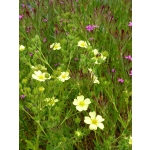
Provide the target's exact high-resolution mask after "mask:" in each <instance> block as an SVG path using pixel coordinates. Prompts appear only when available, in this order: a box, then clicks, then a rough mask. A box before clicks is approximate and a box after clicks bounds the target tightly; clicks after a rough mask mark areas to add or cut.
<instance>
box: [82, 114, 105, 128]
mask: <svg viewBox="0 0 150 150" xmlns="http://www.w3.org/2000/svg"><path fill="white" fill-rule="evenodd" d="M89 116H90V117H87V116H86V117H84V122H85V123H86V124H89V125H90V126H89V128H90V130H97V127H99V128H100V129H102V130H103V129H104V124H103V123H102V122H103V121H104V118H102V116H100V115H97V116H96V112H95V111H93V112H90V113H89Z"/></svg>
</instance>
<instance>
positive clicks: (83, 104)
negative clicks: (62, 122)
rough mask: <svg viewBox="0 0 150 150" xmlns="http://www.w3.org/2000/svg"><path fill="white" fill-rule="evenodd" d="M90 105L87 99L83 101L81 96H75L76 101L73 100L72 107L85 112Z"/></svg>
mask: <svg viewBox="0 0 150 150" xmlns="http://www.w3.org/2000/svg"><path fill="white" fill-rule="evenodd" d="M90 103H91V101H90V99H89V98H86V99H84V96H83V95H80V96H77V99H74V101H73V105H75V106H76V109H77V110H78V111H83V110H87V109H88V106H89V104H90Z"/></svg>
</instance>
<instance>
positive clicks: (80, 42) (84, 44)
mask: <svg viewBox="0 0 150 150" xmlns="http://www.w3.org/2000/svg"><path fill="white" fill-rule="evenodd" d="M88 45H90V43H87V42H85V41H82V40H81V41H79V42H78V46H79V47H83V48H87V47H88Z"/></svg>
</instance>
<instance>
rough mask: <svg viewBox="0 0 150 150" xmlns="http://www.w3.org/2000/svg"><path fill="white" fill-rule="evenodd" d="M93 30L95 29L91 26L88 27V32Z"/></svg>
mask: <svg viewBox="0 0 150 150" xmlns="http://www.w3.org/2000/svg"><path fill="white" fill-rule="evenodd" d="M93 29H94V27H93V26H91V25H88V26H86V30H88V31H89V32H90V31H92V30H93Z"/></svg>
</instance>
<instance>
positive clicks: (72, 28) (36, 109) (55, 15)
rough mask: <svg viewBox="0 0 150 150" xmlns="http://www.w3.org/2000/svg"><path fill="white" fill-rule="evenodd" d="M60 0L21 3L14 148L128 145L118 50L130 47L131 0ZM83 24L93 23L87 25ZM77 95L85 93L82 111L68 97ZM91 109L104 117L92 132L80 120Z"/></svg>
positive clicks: (128, 101) (124, 74)
mask: <svg viewBox="0 0 150 150" xmlns="http://www.w3.org/2000/svg"><path fill="white" fill-rule="evenodd" d="M63 2H64V4H61V3H59V1H52V4H49V1H40V4H39V5H38V4H37V3H36V2H35V1H33V0H31V1H30V5H31V6H32V7H33V9H34V10H33V11H29V13H30V16H28V14H27V13H26V10H28V9H29V8H28V7H27V6H26V8H23V7H21V5H20V14H24V17H23V18H22V19H20V34H19V35H20V39H19V44H20V45H24V46H25V50H23V51H19V61H20V63H19V71H20V73H19V93H20V99H19V106H20V107H19V113H20V116H19V117H20V120H19V126H20V129H19V130H20V135H19V136H20V143H19V146H20V149H22V150H23V149H25V150H29V149H32V150H84V149H90V150H109V149H110V150H129V149H131V145H130V144H129V137H130V136H132V128H131V127H132V122H131V121H132V109H131V107H132V78H131V76H130V75H129V73H130V70H131V69H132V63H131V61H130V60H129V59H125V58H124V57H125V56H127V55H131V53H132V51H131V50H132V41H131V39H132V29H131V27H129V26H128V22H130V21H131V11H130V9H131V5H132V3H131V1H128V2H127V1H123V0H121V1H119V0H116V1H107V0H104V1H99V0H91V1H84V0H80V1H78V2H76V1H65V0H64V1H63ZM21 3H23V1H22V2H21ZM44 19H47V21H44ZM88 25H96V27H94V29H93V30H92V31H88V30H87V29H86V26H88ZM29 26H30V29H29ZM45 38H46V41H44V39H45ZM79 41H84V42H86V43H87V46H83V45H82V44H81V45H80V44H79ZM56 43H57V44H58V43H59V44H60V49H58V47H59V46H58V45H56ZM50 45H53V46H51V47H50ZM57 46H58V47H57ZM54 47H55V48H56V49H54ZM94 49H97V50H98V54H94V52H93V50H94ZM90 69H91V71H90ZM112 69H115V71H114V72H113V71H112ZM38 71H41V74H40V75H39V72H38ZM63 72H65V73H66V72H67V73H68V74H69V78H68V79H67V77H66V74H65V75H64V76H63V75H62V76H61V74H62V73H63ZM36 73H37V74H36ZM35 76H36V77H35ZM118 78H122V79H123V80H124V82H123V83H120V82H118ZM42 79H43V80H42ZM63 79H65V80H64V81H63ZM80 95H83V96H84V98H85V99H86V98H89V99H90V101H91V103H90V104H89V106H88V108H87V110H86V111H81V112H79V111H78V110H77V109H76V106H75V105H74V104H73V101H74V99H76V98H77V96H80ZM92 111H95V112H96V114H97V115H101V116H102V118H104V119H105V120H104V121H103V122H102V123H103V124H104V129H103V130H101V129H100V128H97V130H96V132H94V131H92V130H90V129H89V124H86V123H85V122H84V119H85V116H89V112H92Z"/></svg>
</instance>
